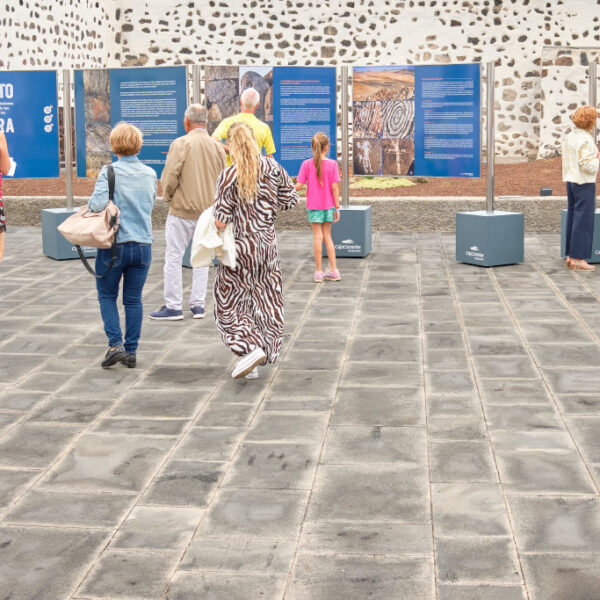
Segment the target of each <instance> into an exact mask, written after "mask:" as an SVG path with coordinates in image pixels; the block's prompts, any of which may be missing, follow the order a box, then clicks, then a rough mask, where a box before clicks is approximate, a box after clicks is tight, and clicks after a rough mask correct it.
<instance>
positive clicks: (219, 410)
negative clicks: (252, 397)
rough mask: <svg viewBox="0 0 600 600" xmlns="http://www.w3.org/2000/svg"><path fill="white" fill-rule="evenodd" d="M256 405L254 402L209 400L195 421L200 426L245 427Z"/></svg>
mask: <svg viewBox="0 0 600 600" xmlns="http://www.w3.org/2000/svg"><path fill="white" fill-rule="evenodd" d="M255 410H256V407H255V406H254V405H253V404H236V403H233V402H232V403H224V402H223V403H217V402H209V403H208V404H207V405H206V407H205V408H204V410H203V411H202V413H201V414H200V415H198V418H197V419H196V420H195V421H194V425H197V426H199V427H245V426H246V425H247V424H248V421H249V420H250V419H251V418H252V415H253V414H254V411H255Z"/></svg>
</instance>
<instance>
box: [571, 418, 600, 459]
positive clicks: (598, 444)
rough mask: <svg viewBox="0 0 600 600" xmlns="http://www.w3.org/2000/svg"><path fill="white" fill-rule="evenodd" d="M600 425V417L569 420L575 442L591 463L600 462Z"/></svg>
mask: <svg viewBox="0 0 600 600" xmlns="http://www.w3.org/2000/svg"><path fill="white" fill-rule="evenodd" d="M599 425H600V416H595V417H577V418H575V417H572V418H570V419H569V426H570V429H571V432H572V433H573V437H574V438H575V442H576V443H577V445H578V446H579V448H580V449H581V451H582V452H583V454H584V455H585V456H586V457H587V458H588V459H589V460H590V461H591V462H600V440H599V439H598V431H599V429H598V426H599Z"/></svg>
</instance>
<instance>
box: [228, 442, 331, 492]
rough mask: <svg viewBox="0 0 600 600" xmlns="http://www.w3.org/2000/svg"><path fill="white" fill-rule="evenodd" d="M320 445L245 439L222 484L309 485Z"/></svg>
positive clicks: (291, 486)
mask: <svg viewBox="0 0 600 600" xmlns="http://www.w3.org/2000/svg"><path fill="white" fill-rule="evenodd" d="M320 450H321V447H320V445H317V444H286V443H268V444H264V443H253V442H246V443H245V444H243V445H242V446H241V447H240V449H239V452H238V453H237V455H236V457H235V459H234V461H233V463H232V464H231V467H230V468H229V471H228V473H227V475H226V476H225V479H224V480H223V483H222V487H237V488H246V487H247V488H264V489H311V486H312V482H313V478H314V474H315V470H316V468H317V461H318V458H319V452H320Z"/></svg>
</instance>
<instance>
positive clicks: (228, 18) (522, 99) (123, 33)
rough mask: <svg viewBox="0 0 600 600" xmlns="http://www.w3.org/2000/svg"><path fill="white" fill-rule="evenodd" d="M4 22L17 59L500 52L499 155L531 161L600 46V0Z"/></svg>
mask: <svg viewBox="0 0 600 600" xmlns="http://www.w3.org/2000/svg"><path fill="white" fill-rule="evenodd" d="M5 2H6V0H5ZM0 21H2V25H3V32H6V33H5V35H6V37H5V38H4V39H3V40H2V41H0V47H1V48H2V49H3V52H2V53H1V54H0V66H1V67H3V68H11V69H16V68H20V67H25V68H43V67H63V66H67V67H68V66H73V67H84V66H85V67H94V66H110V67H114V66H119V65H123V66H134V65H137V66H141V65H172V64H201V65H202V64H213V65H214V64H232V65H235V64H257V65H265V64H271V65H276V64H290V65H308V64H316V65H339V64H350V65H352V64H362V65H369V64H381V65H386V64H399V65H402V64H430V63H461V62H486V61H489V60H494V61H495V62H496V65H497V68H496V82H497V91H496V109H497V110H496V139H497V153H498V154H499V155H504V156H509V157H517V158H519V159H522V160H525V159H531V158H537V157H538V156H539V157H544V156H551V155H553V154H555V153H556V152H557V150H558V147H559V141H560V138H561V137H562V135H563V133H564V130H565V128H566V127H568V115H569V114H570V112H572V107H573V106H574V105H575V104H577V103H581V102H585V101H586V100H587V63H588V61H589V60H590V57H593V56H595V53H594V50H589V48H598V47H600V0H547V1H546V0H404V1H395V0H230V1H223V0H203V1H195V2H194V1H187V2H177V1H173V0H136V1H135V2H134V1H133V0H127V1H126V0H102V1H98V2H93V1H90V0H53V1H52V2H48V1H46V2H43V1H33V0H10V3H8V4H6V8H5V10H4V11H3V16H2V17H0ZM567 46H570V47H578V48H579V47H580V48H579V49H578V50H570V51H567V54H564V53H563V54H561V52H565V50H564V48H563V47H567ZM582 52H583V54H585V58H582ZM567 55H568V57H569V58H570V59H571V63H570V64H567V63H569V61H568V60H566V58H565V57H566V56H567ZM557 61H558V62H557ZM573 86H574V87H575V89H573Z"/></svg>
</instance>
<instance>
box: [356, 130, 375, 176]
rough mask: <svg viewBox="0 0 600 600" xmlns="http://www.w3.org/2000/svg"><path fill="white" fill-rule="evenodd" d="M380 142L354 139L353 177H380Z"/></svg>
mask: <svg viewBox="0 0 600 600" xmlns="http://www.w3.org/2000/svg"><path fill="white" fill-rule="evenodd" d="M381 142H382V141H381V140H377V139H360V138H354V144H353V157H354V174H355V175H380V174H381V167H382V164H381V163H382V145H381Z"/></svg>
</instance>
